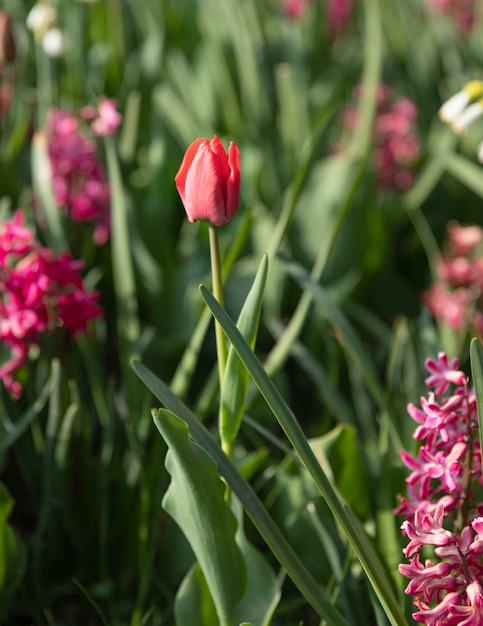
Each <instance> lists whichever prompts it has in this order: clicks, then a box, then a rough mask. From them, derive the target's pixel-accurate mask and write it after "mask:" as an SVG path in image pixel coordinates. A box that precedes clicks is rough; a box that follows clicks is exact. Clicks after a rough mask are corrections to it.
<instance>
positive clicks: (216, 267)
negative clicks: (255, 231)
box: [209, 224, 228, 393]
mask: <svg viewBox="0 0 483 626" xmlns="http://www.w3.org/2000/svg"><path fill="white" fill-rule="evenodd" d="M209 232H210V255H211V274H212V281H213V295H214V296H215V298H216V299H217V300H218V302H219V303H220V305H221V306H224V304H223V278H222V273H221V259H220V246H219V244H218V228H217V227H216V226H213V225H212V224H210V225H209ZM215 337H216V352H217V356H218V376H219V378H220V393H221V387H222V385H223V377H224V375H225V367H226V360H227V356H228V350H227V347H226V338H225V334H224V332H223V330H222V328H221V326H220V325H219V323H218V322H217V321H215Z"/></svg>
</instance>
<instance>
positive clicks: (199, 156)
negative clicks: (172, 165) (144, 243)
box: [175, 135, 240, 226]
mask: <svg viewBox="0 0 483 626" xmlns="http://www.w3.org/2000/svg"><path fill="white" fill-rule="evenodd" d="M175 182H176V188H177V190H178V192H179V195H180V196H181V200H182V202H183V205H184V208H185V211H186V214H187V216H188V219H189V221H190V222H198V221H203V222H209V223H210V224H213V225H215V226H224V225H225V224H226V223H227V222H229V221H230V220H231V218H232V217H233V216H234V215H235V213H236V212H237V211H238V204H239V201H240V151H239V149H238V146H237V145H236V143H233V142H230V146H229V148H228V154H227V153H226V152H225V149H224V147H223V144H222V143H221V141H220V139H218V137H217V136H216V135H215V136H214V137H213V139H212V140H211V141H209V140H208V139H197V140H196V141H194V142H193V143H192V144H191V145H190V146H189V148H188V149H187V150H186V152H185V155H184V158H183V161H182V163H181V166H180V168H179V171H178V173H177V174H176V177H175Z"/></svg>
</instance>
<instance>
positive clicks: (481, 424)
mask: <svg viewBox="0 0 483 626" xmlns="http://www.w3.org/2000/svg"><path fill="white" fill-rule="evenodd" d="M470 360H471V374H472V376H473V385H474V387H475V393H476V406H477V408H478V430H479V434H480V447H481V449H482V450H483V346H482V345H481V343H480V341H479V340H478V339H476V338H475V339H472V341H471V345H470Z"/></svg>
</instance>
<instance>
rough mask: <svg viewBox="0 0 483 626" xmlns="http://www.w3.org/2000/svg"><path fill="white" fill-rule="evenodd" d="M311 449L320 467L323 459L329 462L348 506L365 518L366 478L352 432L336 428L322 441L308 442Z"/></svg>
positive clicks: (338, 426)
mask: <svg viewBox="0 0 483 626" xmlns="http://www.w3.org/2000/svg"><path fill="white" fill-rule="evenodd" d="M310 445H311V446H312V449H313V451H314V452H315V455H316V457H317V458H318V459H319V461H320V463H321V465H322V464H323V463H324V461H325V459H327V461H328V462H329V464H330V467H331V470H332V472H333V474H334V479H335V483H336V485H337V487H338V489H339V491H340V493H341V494H342V496H343V497H344V499H345V500H346V501H347V503H348V504H350V506H351V507H352V508H353V510H354V511H355V512H356V513H357V514H358V515H359V516H360V517H364V516H366V515H367V513H368V510H367V509H368V506H369V504H370V501H371V497H370V493H369V492H370V487H369V476H368V474H367V470H366V466H365V464H364V461H363V458H362V455H361V452H360V449H359V446H358V445H357V433H356V430H355V428H354V427H353V426H350V425H348V424H338V425H337V426H336V427H335V428H333V429H332V430H331V431H330V432H328V433H327V434H325V435H323V436H322V437H317V438H316V439H311V440H310Z"/></svg>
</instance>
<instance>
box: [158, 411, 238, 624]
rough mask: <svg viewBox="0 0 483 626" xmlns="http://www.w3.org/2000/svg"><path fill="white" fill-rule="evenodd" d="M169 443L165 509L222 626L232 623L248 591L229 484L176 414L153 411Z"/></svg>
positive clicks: (159, 427) (161, 431) (162, 433)
mask: <svg viewBox="0 0 483 626" xmlns="http://www.w3.org/2000/svg"><path fill="white" fill-rule="evenodd" d="M153 417H154V422H155V424H156V426H157V428H158V430H159V432H160V433H161V435H162V436H163V438H164V440H165V441H166V443H167V445H168V447H169V450H168V453H167V455H166V469H167V470H168V473H169V474H170V475H171V483H170V485H169V488H168V490H167V492H166V494H165V496H164V498H163V507H164V509H165V510H166V511H167V512H168V513H169V514H170V515H171V517H173V519H174V520H175V521H176V523H177V524H178V526H179V527H180V528H181V530H182V531H183V533H184V535H185V537H186V538H187V539H188V541H189V543H190V545H191V547H192V549H193V552H194V553H195V555H196V558H197V559H198V561H199V563H200V566H201V569H202V570H203V573H204V576H205V578H206V582H207V585H208V587H209V589H210V593H211V596H212V598H213V602H214V604H215V606H216V612H217V614H218V617H219V619H220V623H221V624H231V623H232V619H233V612H234V610H235V606H236V604H237V603H238V601H239V600H240V599H241V597H242V596H243V592H244V589H245V565H244V562H243V557H242V555H241V552H240V549H239V548H238V546H237V544H236V542H235V533H236V528H237V524H236V519H235V516H234V515H233V512H232V511H231V509H230V507H229V506H228V504H227V503H226V501H225V498H224V494H225V485H224V483H223V481H222V480H221V479H220V476H219V474H218V470H217V467H216V464H215V462H214V461H213V459H212V458H211V457H210V456H209V455H208V454H207V453H206V452H205V451H204V450H203V449H202V448H201V447H200V446H199V445H198V444H196V443H195V442H194V441H193V440H191V439H190V437H189V432H188V426H187V425H186V423H185V422H183V421H182V420H181V419H180V418H179V417H177V416H176V415H174V414H173V413H171V412H169V411H166V410H164V409H160V410H158V411H153Z"/></svg>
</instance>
